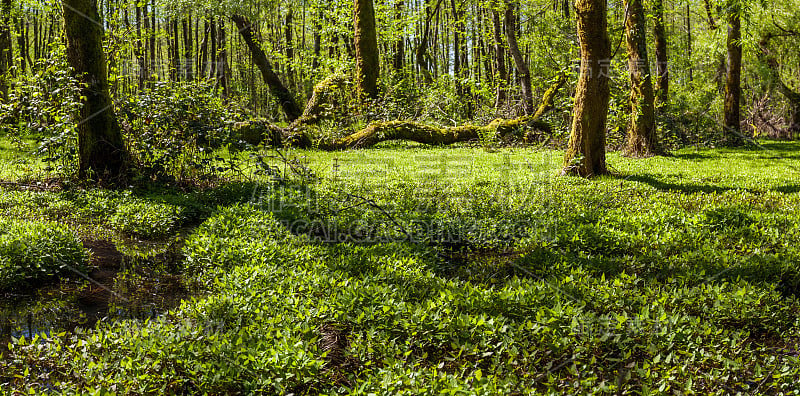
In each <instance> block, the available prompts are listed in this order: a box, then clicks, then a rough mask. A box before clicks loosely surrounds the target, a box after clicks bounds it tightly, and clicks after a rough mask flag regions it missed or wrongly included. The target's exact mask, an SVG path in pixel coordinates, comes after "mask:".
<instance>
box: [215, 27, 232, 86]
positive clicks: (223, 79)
mask: <svg viewBox="0 0 800 396" xmlns="http://www.w3.org/2000/svg"><path fill="white" fill-rule="evenodd" d="M215 59H216V62H215V63H216V66H215V67H216V78H217V82H216V83H215V88H216V87H221V88H222V96H223V97H225V98H228V97H230V96H231V92H230V74H231V68H230V66H229V65H230V64H229V63H228V33H227V30H226V27H225V20H224V19H219V20H218V21H217V55H216V58H215Z"/></svg>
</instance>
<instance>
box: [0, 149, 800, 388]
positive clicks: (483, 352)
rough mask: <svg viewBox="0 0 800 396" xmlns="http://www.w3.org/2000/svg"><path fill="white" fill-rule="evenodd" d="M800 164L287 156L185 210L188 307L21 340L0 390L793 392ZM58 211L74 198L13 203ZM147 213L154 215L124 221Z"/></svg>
mask: <svg viewBox="0 0 800 396" xmlns="http://www.w3.org/2000/svg"><path fill="white" fill-rule="evenodd" d="M796 149H797V147H796V144H795V143H777V142H765V143H764V144H763V145H762V147H761V148H758V149H684V150H680V151H677V152H675V153H674V155H673V156H671V157H658V158H652V159H648V160H639V161H636V160H630V159H626V158H624V157H620V156H617V155H614V154H612V155H611V157H610V159H609V163H610V164H611V166H612V167H614V168H615V169H624V170H625V171H620V172H619V173H618V174H617V175H615V176H610V177H605V178H601V179H597V180H593V181H586V180H583V179H574V178H563V177H558V176H556V174H557V172H558V169H559V167H560V161H559V158H560V153H559V152H558V151H550V150H532V149H500V150H488V151H487V150H481V149H474V148H465V147H462V148H450V149H441V148H439V149H431V148H425V147H421V146H387V147H383V148H380V149H373V150H362V151H351V152H339V153H320V152H315V151H303V150H296V151H286V152H284V153H282V154H283V156H284V157H285V158H287V159H289V160H291V162H290V163H282V162H274V166H275V167H276V168H279V167H281V165H283V166H286V167H287V173H286V174H283V175H282V177H280V178H276V177H273V176H267V175H264V176H263V177H262V178H261V179H260V182H259V183H252V184H248V185H247V187H230V188H227V190H226V189H221V190H218V191H217V192H213V193H204V194H200V193H196V194H195V195H190V196H189V198H182V199H183V202H184V204H183V205H184V207H186V205H187V204H186V202H207V204H205V206H204V207H206V208H209V209H206V210H207V212H205V214H204V215H202V216H200V217H198V218H199V219H200V220H198V222H196V224H199V225H197V226H196V227H195V228H192V229H191V230H190V231H189V232H188V234H187V235H186V239H185V241H184V243H183V244H182V247H181V257H182V259H181V261H180V268H181V270H180V272H181V274H182V275H181V276H182V277H183V282H184V283H185V284H186V285H190V289H191V290H195V291H196V294H195V295H194V297H192V298H187V299H185V300H184V301H183V302H182V303H181V304H180V306H178V307H176V308H174V309H172V310H169V311H168V312H167V313H165V314H162V315H158V316H156V317H151V318H149V319H136V318H134V319H130V320H118V321H115V322H109V323H100V324H99V325H97V327H96V328H91V329H88V330H85V331H78V332H66V333H58V332H54V333H50V334H49V335H45V334H40V335H35V336H34V338H33V339H31V337H30V336H28V337H18V338H15V339H14V341H13V342H12V343H11V344H10V345H9V349H8V351H7V352H5V353H4V355H5V356H4V360H3V370H2V372H3V376H2V378H1V379H0V381H1V382H2V383H4V384H5V385H6V386H7V387H8V389H14V390H18V391H20V392H26V391H41V390H43V389H45V388H44V387H46V389H47V390H49V391H56V392H65V393H70V392H79V393H82V392H104V391H107V392H117V393H129V394H146V393H158V392H166V393H191V394H196V393H209V394H224V393H269V394H288V393H294V394H349V393H356V394H440V393H445V394H447V393H450V394H527V393H530V392H534V391H536V392H543V393H565V392H566V393H598V392H599V393H604V392H609V393H611V392H614V393H616V392H628V393H641V394H650V393H675V392H680V393H691V392H694V393H703V394H729V393H736V392H742V393H747V392H751V393H772V394H777V393H783V394H793V393H797V392H799V391H800V389H798V387H797V381H796V378H797V376H798V374H799V373H798V370H800V368H799V367H800V365H798V359H800V356H799V355H798V349H799V347H800V321H798V313H800V311H799V309H800V304H798V299H797V298H798V297H797V295H798V292H800V290H799V289H798V286H799V285H800V276H799V275H798V274H800V268H798V267H797V266H798V263H800V250H798V248H797V246H798V242H800V222H798V217H797V216H798V215H797V210H798V205H799V204H800V198H798V196H797V192H798V187H797V182H796V180H798V177H797V176H798V175H797V172H798V171H797V170H796V168H795V164H796V163H797V158H796V155H794V154H793V153H794V152H796V151H795V150H796ZM243 157H244V155H243ZM279 158H280V157H279ZM271 161H276V160H274V159H273V160H271ZM733 163H735V164H736V166H731V165H730V164H733ZM290 165H293V166H295V167H298V169H299V168H300V167H302V169H304V170H303V171H301V172H298V173H292V171H291V169H288V168H290ZM298 174H299V175H302V177H301V176H298ZM309 174H313V175H315V177H314V178H308V175H309ZM241 190H245V191H241ZM230 191H239V192H238V193H231V192H230ZM48 194H49V196H50V197H53V196H62V197H63V196H65V195H68V194H67V193H55V194H54V193H49V192H43V193H30V192H25V193H22V192H8V191H7V192H5V195H4V197H5V198H4V199H5V201H4V202H16V203H15V204H14V205H22V204H24V203H25V202H32V201H33V200H36V199H37V196H38V197H40V198H39V199H42V198H41V197H42V196H48ZM84 194H85V195H84ZM78 195H79V196H84V197H86V198H84V199H86V200H88V201H96V202H106V203H105V204H106V205H110V204H109V202H111V201H113V202H120V203H121V204H116V203H115V204H113V205H110V206H109V208H103V207H102V204H99V203H98V204H95V205H81V207H85V208H87V209H84V210H94V211H96V213H98V214H99V213H111V211H114V210H115V209H113V208H118V207H119V208H121V209H120V210H117V211H116V212H115V214H114V215H113V216H117V218H119V219H125V218H128V217H129V216H132V215H133V214H134V213H136V214H137V216H138V213H139V212H147V211H152V212H153V213H173V212H169V211H167V212H163V210H164V208H165V207H170V208H171V207H173V206H169V205H179V204H180V203H179V200H177V199H176V198H172V201H171V202H169V203H166V202H167V200H165V199H164V198H161V199H160V201H159V200H158V199H153V196H152V195H151V196H149V198H148V195H146V194H145V195H143V196H141V197H130V196H129V195H127V194H126V193H108V192H100V191H98V192H90V193H79V194H78ZM208 196H212V197H215V198H213V199H211V198H206V201H203V199H201V198H198V197H208ZM219 196H223V197H226V196H237V197H239V199H238V200H227V202H226V200H224V199H219ZM97 197H103V198H97ZM43 200H47V201H54V200H53V199H52V198H49V199H47V198H46V199H43ZM142 202H156V203H154V204H149V205H150V206H149V207H148V208H143V209H142V210H140V211H136V210H128V209H125V208H126V205H131V206H132V207H139V205H143V204H142ZM8 205H11V204H9V203H6V206H7V207H8ZM50 206H56V207H57V206H58V205H57V204H51V205H50ZM92 207H94V208H95V209H91V208H92ZM175 207H177V206H175ZM195 207H197V205H196V206H195ZM210 207H213V209H212V208H210ZM50 210H51V212H50V213H51V214H52V213H55V212H53V210H54V209H50ZM105 210H109V212H105ZM126 211H127V212H126ZM195 211H196V212H197V210H195ZM45 212H47V211H45ZM180 213H188V212H186V209H183V211H181V212H180ZM137 216H133V217H131V223H132V224H138V223H137V221H139V220H138V218H139V217H137ZM102 217H103V218H110V216H107V215H102ZM144 217H145V216H142V218H144ZM167 217H168V218H170V217H169V216H167ZM108 223H109V224H110V227H109V229H110V230H113V229H115V228H114V227H117V226H118V225H120V224H124V222H121V223H119V224H117V223H115V222H114V221H108ZM161 224H162V223H161V222H160V220H157V221H155V222H154V223H153V225H152V227H154V228H153V229H159V228H158V227H160V226H161ZM187 224H188V223H187ZM118 229H119V231H120V232H122V233H124V232H125V228H124V227H121V228H118ZM165 232H166V233H167V234H170V233H173V232H174V228H168V229H166V231H165Z"/></svg>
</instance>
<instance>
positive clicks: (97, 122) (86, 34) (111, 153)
mask: <svg viewBox="0 0 800 396" xmlns="http://www.w3.org/2000/svg"><path fill="white" fill-rule="evenodd" d="M63 8H64V33H65V35H66V39H67V59H68V61H69V63H70V66H72V68H73V69H74V70H75V73H77V75H78V78H79V79H80V81H81V83H82V84H83V88H82V89H81V91H82V92H81V96H82V97H83V98H84V100H83V106H82V107H81V111H80V122H79V123H78V154H79V167H78V174H79V176H80V177H83V178H86V177H90V178H95V179H107V178H110V179H115V178H118V177H119V176H121V175H122V172H123V170H124V167H125V164H126V162H127V159H128V154H127V151H126V149H125V144H124V142H123V139H122V132H121V130H120V127H119V124H118V123H117V117H116V115H115V114H114V107H113V104H112V102H111V97H110V95H109V92H108V78H107V75H108V72H107V70H106V56H105V53H104V52H103V23H102V21H101V19H100V15H99V14H98V11H97V0H64V1H63Z"/></svg>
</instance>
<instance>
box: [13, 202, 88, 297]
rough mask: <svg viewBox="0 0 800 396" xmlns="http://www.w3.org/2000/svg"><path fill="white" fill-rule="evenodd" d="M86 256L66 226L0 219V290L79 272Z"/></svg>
mask: <svg viewBox="0 0 800 396" xmlns="http://www.w3.org/2000/svg"><path fill="white" fill-rule="evenodd" d="M87 262H88V254H87V252H86V250H85V249H84V248H83V245H82V244H81V242H80V241H79V240H78V239H77V238H76V237H75V234H74V233H72V232H71V231H70V230H69V229H68V228H67V227H64V226H61V225H58V224H56V223H52V222H35V221H20V220H12V219H8V218H5V217H0V289H7V288H10V287H20V286H22V285H24V284H33V283H34V282H35V281H40V280H43V279H47V278H52V277H54V276H68V275H75V274H76V273H77V272H78V271H83V270H85V268H86V265H87Z"/></svg>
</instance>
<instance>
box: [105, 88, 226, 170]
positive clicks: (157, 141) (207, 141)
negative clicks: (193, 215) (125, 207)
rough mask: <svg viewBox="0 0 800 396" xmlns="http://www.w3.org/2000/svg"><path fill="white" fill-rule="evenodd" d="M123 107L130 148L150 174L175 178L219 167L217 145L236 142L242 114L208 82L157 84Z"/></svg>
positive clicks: (130, 99)
mask: <svg viewBox="0 0 800 396" xmlns="http://www.w3.org/2000/svg"><path fill="white" fill-rule="evenodd" d="M118 106H119V118H120V122H121V123H122V124H123V126H124V128H123V129H124V130H125V132H126V133H125V138H126V141H127V144H128V147H129V150H130V152H131V154H132V155H133V157H134V158H135V160H136V161H137V171H138V172H139V173H140V174H141V176H142V177H145V178H157V179H171V178H179V179H184V178H189V177H193V176H197V175H200V176H203V175H208V174H213V173H215V172H216V170H217V167H216V166H214V165H215V159H216V158H215V157H214V156H213V153H212V149H213V148H218V147H220V146H222V145H224V144H227V143H230V136H229V131H228V124H229V123H230V122H232V121H235V118H236V117H238V116H237V115H235V114H234V113H232V112H231V111H230V110H229V109H228V108H227V107H226V106H224V105H223V102H222V100H221V99H220V98H219V96H218V94H217V93H216V92H215V90H214V89H213V87H212V86H211V85H209V84H206V83H194V84H185V85H173V84H167V83H160V82H159V83H156V84H155V86H154V87H153V88H152V89H148V90H146V91H144V92H143V93H141V94H139V95H136V96H131V97H128V98H126V99H124V101H123V102H122V103H119V104H118Z"/></svg>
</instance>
